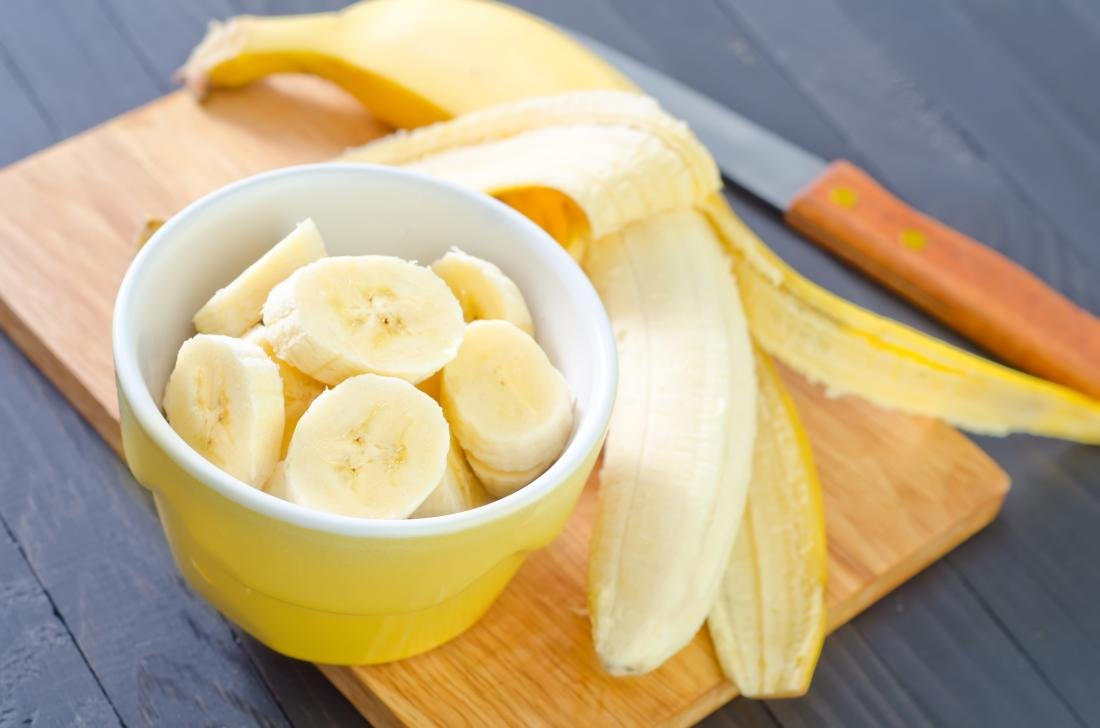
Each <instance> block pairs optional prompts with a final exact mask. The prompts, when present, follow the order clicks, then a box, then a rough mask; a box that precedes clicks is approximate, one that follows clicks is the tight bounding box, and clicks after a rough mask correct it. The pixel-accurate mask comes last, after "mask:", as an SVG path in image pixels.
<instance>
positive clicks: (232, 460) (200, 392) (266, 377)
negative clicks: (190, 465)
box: [164, 334, 284, 487]
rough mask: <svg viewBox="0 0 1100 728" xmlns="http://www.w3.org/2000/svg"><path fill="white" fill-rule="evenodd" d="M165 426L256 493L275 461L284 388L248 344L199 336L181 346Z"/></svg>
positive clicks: (269, 364)
mask: <svg viewBox="0 0 1100 728" xmlns="http://www.w3.org/2000/svg"><path fill="white" fill-rule="evenodd" d="M164 412H165V414H166V415H167V417H168V423H169V424H170V425H171V426H172V429H174V430H175V431H176V432H177V433H179V435H180V437H182V438H183V439H184V441H186V442H187V444H188V445H190V446H191V447H193V448H194V449H195V451H196V452H198V453H199V454H200V455H202V456H203V457H204V458H206V459H207V460H209V461H210V462H211V463H213V464H214V465H216V466H218V467H219V468H221V469H222V470H224V471H225V472H227V473H229V474H230V475H232V476H234V477H235V478H238V479H239V480H243V481H244V482H246V483H248V484H249V485H254V486H257V487H259V486H260V485H261V484H263V483H264V481H266V480H267V479H268V476H270V475H271V471H272V469H273V468H274V466H275V462H276V461H277V460H278V459H279V443H280V442H281V441H282V437H283V418H284V414H283V383H282V380H281V379H280V378H279V368H278V367H277V366H276V365H275V363H274V362H273V361H271V359H269V358H268V356H267V354H266V353H264V350H263V349H261V348H260V347H259V346H257V345H256V344H254V343H252V342H248V341H242V340H241V339H234V338H230V337H228V336H220V335H217V334H198V335H196V336H193V337H192V338H190V339H188V340H187V341H185V342H183V346H181V347H180V350H179V354H178V356H177V357H176V367H175V369H173V370H172V374H171V376H169V378H168V385H167V386H166V387H165V389H164Z"/></svg>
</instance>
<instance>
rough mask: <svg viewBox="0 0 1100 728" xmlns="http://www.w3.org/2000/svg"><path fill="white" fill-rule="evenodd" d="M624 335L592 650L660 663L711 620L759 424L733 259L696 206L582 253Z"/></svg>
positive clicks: (596, 556)
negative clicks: (756, 428) (732, 270)
mask: <svg viewBox="0 0 1100 728" xmlns="http://www.w3.org/2000/svg"><path fill="white" fill-rule="evenodd" d="M585 271H586V272H587V273H588V275H589V276H590V277H591V278H592V282H593V283H594V284H595V286H596V289H597V291H598V292H599V294H600V298H601V299H602V300H603V302H604V305H605V306H606V308H607V312H608V315H609V316H610V317H611V322H612V326H613V328H614V330H615V338H616V341H617V342H618V348H619V392H618V399H617V400H616V404H615V410H614V412H613V414H612V416H611V427H610V430H609V432H608V436H607V443H606V445H605V449H604V460H603V466H602V468H601V470H600V490H599V509H598V512H597V516H596V525H595V531H594V533H593V535H592V546H591V560H590V564H589V587H588V589H589V610H590V612H591V616H592V628H593V633H594V639H595V643H596V652H597V654H598V655H599V657H600V660H601V661H602V663H603V665H604V667H605V668H606V669H607V670H608V671H609V672H611V673H613V674H617V675H628V674H638V673H643V672H647V671H649V670H652V669H654V668H655V667H657V666H659V665H660V664H661V663H662V662H664V661H665V660H667V659H668V658H669V657H671V656H672V655H673V654H675V653H676V652H677V651H679V650H680V648H682V647H683V646H684V645H686V644H687V643H688V642H689V641H691V639H692V637H694V636H695V633H696V632H697V631H698V630H699V628H700V627H701V626H702V624H703V621H704V620H705V619H706V616H707V612H708V611H709V610H710V608H711V605H712V604H713V602H714V598H715V595H716V594H717V591H718V586H719V584H720V583H721V579H722V574H723V571H724V567H725V565H726V562H727V560H728V558H729V554H730V548H731V547H732V545H733V539H734V536H735V535H736V532H737V524H738V523H739V522H740V519H741V511H742V508H743V505H744V501H745V493H746V488H747V485H748V477H749V465H750V461H751V453H752V443H753V433H754V430H755V426H756V411H755V393H756V384H755V375H754V371H753V355H752V347H751V344H750V342H749V336H748V329H747V327H746V324H745V320H744V317H743V315H742V313H741V304H740V301H739V299H738V293H737V286H736V283H735V281H734V278H733V276H732V275H730V260H729V258H728V257H727V254H726V253H725V251H724V249H723V246H722V244H721V242H720V241H719V240H718V238H717V236H716V235H715V233H714V231H713V230H712V229H711V227H710V225H709V224H708V223H707V221H706V218H705V217H703V216H702V215H701V214H699V213H698V212H695V211H692V210H683V211H679V212H672V213H666V214H663V215H656V216H653V217H651V218H649V219H647V220H645V221H642V222H639V223H635V224H633V225H630V226H627V227H626V228H624V229H623V230H622V232H620V233H617V234H615V235H611V236H608V237H607V238H604V239H603V240H599V241H597V242H596V243H595V244H594V245H593V247H592V249H591V250H590V251H589V254H588V256H587V257H586V259H585Z"/></svg>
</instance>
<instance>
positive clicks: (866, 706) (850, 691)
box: [767, 597, 932, 728]
mask: <svg viewBox="0 0 1100 728" xmlns="http://www.w3.org/2000/svg"><path fill="white" fill-rule="evenodd" d="M890 599H891V598H890V597H887V601H889V600H890ZM861 622H862V619H859V620H856V621H855V622H854V623H853V624H851V625H848V626H846V627H844V628H842V629H839V630H837V631H836V632H835V633H833V634H832V635H830V636H829V639H828V640H827V641H826V642H825V649H824V650H823V651H822V654H821V662H820V663H818V671H817V673H816V675H815V677H814V683H813V685H812V686H811V688H810V692H809V693H807V694H806V696H805V697H804V698H802V699H801V700H772V701H769V702H768V704H767V705H768V708H769V710H770V711H771V712H772V713H773V714H774V715H775V716H776V718H778V719H779V721H780V722H781V723H782V724H783V725H784V726H789V727H792V728H793V727H798V726H804V727H805V728H816V727H817V726H857V725H858V726H931V725H932V721H931V718H930V716H929V714H928V712H927V711H925V710H924V708H923V707H922V706H921V705H918V704H917V703H916V702H915V701H914V700H913V697H912V696H911V695H910V694H909V693H908V692H907V690H906V687H905V680H904V679H903V678H901V677H899V676H898V675H895V674H894V673H893V672H891V671H890V670H889V669H888V668H887V666H886V665H884V664H883V662H882V659H881V658H880V657H879V656H878V654H877V650H876V647H875V645H874V643H872V642H870V641H869V640H867V639H865V638H864V636H863V635H862V634H861V632H860V630H859V624H860V623H861Z"/></svg>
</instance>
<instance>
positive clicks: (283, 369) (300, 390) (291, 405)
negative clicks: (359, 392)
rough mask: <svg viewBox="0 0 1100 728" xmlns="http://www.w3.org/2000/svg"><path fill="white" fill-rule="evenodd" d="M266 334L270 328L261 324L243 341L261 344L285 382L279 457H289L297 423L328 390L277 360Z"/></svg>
mask: <svg viewBox="0 0 1100 728" xmlns="http://www.w3.org/2000/svg"><path fill="white" fill-rule="evenodd" d="M267 334H268V331H267V328H266V327H265V326H263V325H262V324H261V325H259V326H253V327H252V328H251V329H249V330H248V333H246V334H245V335H244V340H245V341H251V342H252V343H254V344H258V345H259V346H260V348H262V349H263V350H264V351H265V352H266V353H267V355H268V356H269V357H271V360H272V361H273V362H275V364H276V365H277V366H278V367H279V376H280V377H281V378H282V380H283V405H284V414H285V417H284V420H283V442H282V445H281V446H280V449H279V454H280V455H286V450H287V448H288V447H290V437H291V435H293V434H294V428H295V427H296V426H297V425H298V420H300V419H301V418H302V415H303V414H305V411H306V409H307V408H308V407H309V405H310V404H311V403H312V402H313V400H315V399H317V395H319V394H320V393H321V392H323V391H325V385H324V384H321V383H320V382H318V381H317V380H316V379H314V378H313V377H311V376H309V375H308V374H305V373H303V372H302V371H300V370H298V369H295V368H294V367H292V366H291V365H289V364H287V363H286V362H285V361H283V360H282V359H280V358H279V357H277V356H276V355H275V350H274V348H273V347H272V346H271V341H270V340H269V338H268V335H267Z"/></svg>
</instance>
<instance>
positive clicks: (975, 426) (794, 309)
mask: <svg viewBox="0 0 1100 728" xmlns="http://www.w3.org/2000/svg"><path fill="white" fill-rule="evenodd" d="M706 210H707V213H708V215H709V216H710V218H711V220H712V221H713V222H714V224H715V226H716V227H717V228H718V229H719V230H720V232H721V234H722V237H723V239H724V240H725V241H726V243H727V244H728V245H729V247H730V249H731V250H732V252H733V253H734V262H735V271H736V273H737V278H738V281H739V282H740V284H741V287H742V290H743V293H744V301H745V311H746V313H747V315H748V317H749V325H750V326H751V327H752V332H753V336H754V337H755V338H756V340H757V341H758V342H759V343H760V345H761V346H762V347H764V349H766V350H767V351H768V352H769V353H770V354H772V355H774V356H775V357H777V358H779V359H781V360H782V361H783V362H784V363H786V364H787V365H789V366H790V367H792V368H793V369H795V370H796V371H798V372H799V373H801V374H803V375H804V376H806V377H807V378H808V379H810V380H812V381H815V382H821V383H823V384H824V385H825V386H826V387H827V388H828V390H829V392H830V393H831V394H833V395H843V394H855V395H859V396H861V397H863V398H865V399H867V400H870V401H871V402H874V403H875V404H877V405H879V406H882V407H885V408H889V409H898V410H902V411H905V412H911V413H914V414H919V415H928V416H931V417H938V418H940V419H943V420H946V421H948V422H950V423H952V424H954V425H957V426H959V427H962V428H963V429H967V430H971V431H973V432H980V433H984V434H989V435H1004V434H1007V433H1009V432H1029V433H1032V434H1036V435H1045V436H1048V437H1058V438H1062V439H1066V440H1075V441H1078V442H1086V443H1092V444H1098V443H1100V402H1097V401H1096V400H1093V399H1090V398H1089V397H1086V396H1085V395H1083V394H1080V393H1078V392H1075V391H1073V390H1071V389H1068V388H1066V387H1062V386H1060V385H1057V384H1054V383H1052V382H1048V381H1045V380H1043V379H1039V378H1037V377H1032V376H1029V375H1027V374H1023V373H1022V372H1018V371H1016V370H1014V369H1010V368H1008V367H1004V366H1001V365H999V364H995V363H993V362H991V361H989V360H987V359H983V358H982V357H979V356H975V355H973V354H970V353H968V352H965V351H963V350H961V349H958V348H955V347H953V346H950V345H948V344H945V343H943V342H941V341H938V340H936V339H934V338H932V337H929V336H925V335H924V334H921V333H919V332H917V331H915V330H913V329H911V328H909V327H907V326H903V325H902V324H899V323H897V322H895V321H892V320H890V319H888V318H885V317H883V316H878V315H876V314H874V313H871V312H870V311H867V310H865V309H862V308H860V307H858V306H856V305H854V304H852V303H849V302H848V301H845V300H844V299H842V298H840V297H838V296H835V295H833V294H831V293H829V292H828V291H826V290H825V289H823V288H821V287H819V286H817V285H815V284H813V283H811V282H810V281H808V280H806V279H805V278H803V277H802V276H800V275H798V274H797V273H796V272H795V271H794V270H792V269H791V268H790V267H789V266H787V265H786V264H785V263H784V262H783V261H782V260H780V258H779V257H778V256H776V255H775V254H774V253H772V252H771V251H770V250H769V249H768V248H767V247H766V246H765V245H764V243H763V242H761V241H760V239H759V238H757V237H756V235H755V234H754V233H753V232H752V231H751V230H749V228H748V227H746V226H745V224H744V223H742V222H741V221H740V220H739V219H737V217H736V216H734V214H733V213H732V212H731V211H730V209H729V207H728V206H727V205H726V202H725V200H723V199H721V198H720V197H719V196H715V197H714V198H712V199H711V200H709V201H708V203H707V206H706Z"/></svg>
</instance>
